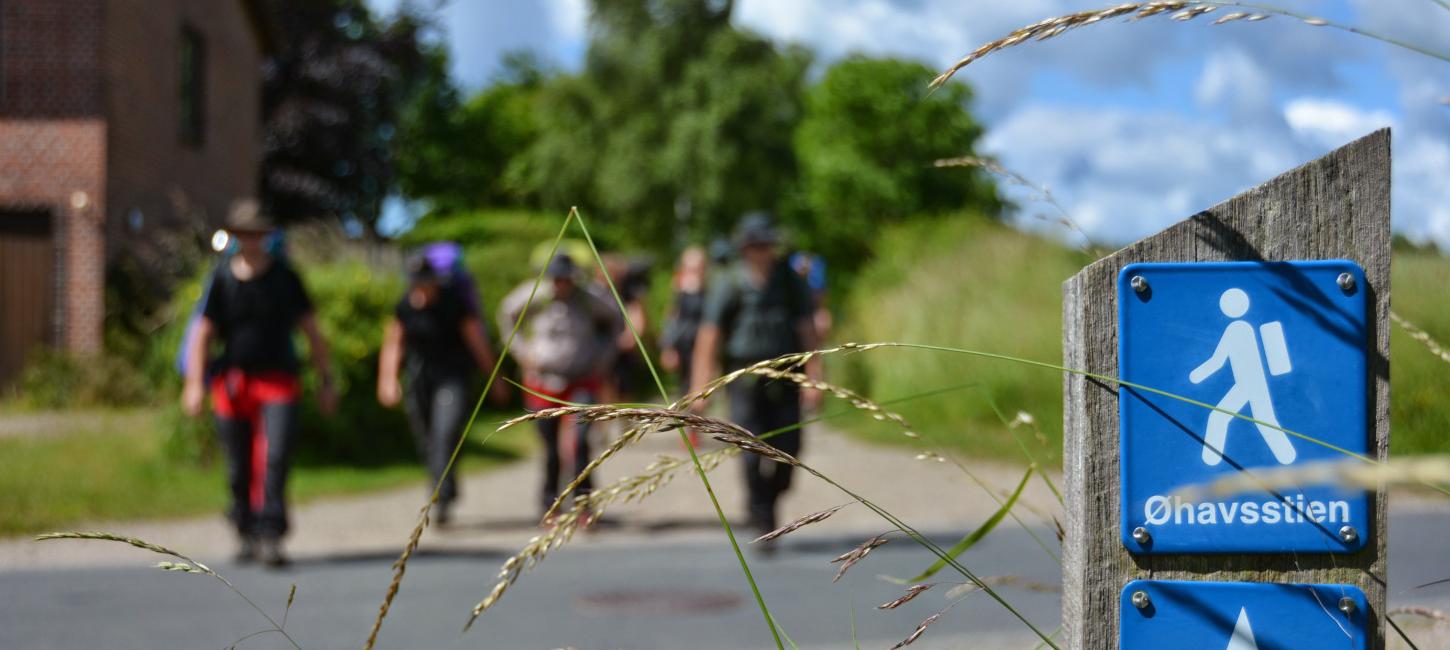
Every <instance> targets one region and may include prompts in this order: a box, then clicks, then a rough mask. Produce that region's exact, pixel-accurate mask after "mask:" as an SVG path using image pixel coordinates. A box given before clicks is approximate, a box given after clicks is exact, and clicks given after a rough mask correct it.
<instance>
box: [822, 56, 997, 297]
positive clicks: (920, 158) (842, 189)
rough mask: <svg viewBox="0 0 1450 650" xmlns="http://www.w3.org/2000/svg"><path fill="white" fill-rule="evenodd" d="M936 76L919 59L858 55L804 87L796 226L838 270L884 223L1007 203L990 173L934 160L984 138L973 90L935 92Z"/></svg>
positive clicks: (964, 151)
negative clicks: (974, 114)
mask: <svg viewBox="0 0 1450 650" xmlns="http://www.w3.org/2000/svg"><path fill="white" fill-rule="evenodd" d="M932 75H933V72H932V70H931V69H930V68H928V67H926V66H925V65H922V64H920V63H916V62H912V61H902V60H897V59H872V58H865V57H859V56H858V57H852V58H848V59H846V60H843V61H841V62H839V63H836V64H835V65H832V66H831V67H830V69H829V70H827V71H826V73H825V75H824V76H823V77H822V79H821V80H820V81H819V82H817V83H816V84H815V85H813V86H812V87H811V88H810V89H809V91H808V92H807V96H806V111H805V118H804V119H803V120H802V122H801V124H800V129H799V130H798V131H797V132H796V136H795V147H796V156H797V158H798V159H799V161H800V167H801V194H800V196H799V197H798V198H799V204H798V205H797V206H796V208H797V211H798V212H797V224H798V226H799V228H798V230H799V234H800V236H801V240H802V243H803V244H805V245H807V246H810V247H811V248H813V249H814V250H817V251H819V252H820V253H821V254H823V255H825V256H826V258H827V260H829V261H831V262H835V263H836V264H838V265H840V266H839V268H844V269H850V268H853V267H855V266H857V265H859V263H860V262H861V261H863V260H864V259H866V257H867V256H868V254H869V252H870V249H869V244H870V242H871V240H872V237H871V233H873V232H875V231H876V230H877V229H878V228H879V227H880V226H881V225H882V224H884V223H888V222H895V221H903V220H906V219H911V218H914V217H919V216H925V215H931V214H939V213H943V212H948V211H956V210H962V209H969V210H976V211H980V212H983V213H985V214H987V215H993V216H995V215H996V214H998V213H999V212H1000V210H1001V207H1002V206H1001V201H1000V200H999V199H998V197H997V193H996V188H995V185H994V184H993V183H992V182H991V181H990V179H989V178H987V177H986V176H985V175H984V174H982V173H980V172H977V171H973V170H964V169H938V168H934V167H933V166H932V162H933V161H935V160H938V159H942V158H949V157H955V156H963V155H970V154H972V152H973V147H974V145H975V144H976V142H977V139H978V138H979V137H980V136H981V135H982V127H981V125H979V124H978V123H977V121H976V120H975V119H973V117H972V115H971V113H970V112H969V111H968V104H969V102H970V100H971V95H972V93H971V90H970V89H969V88H968V87H967V86H966V85H964V84H960V83H951V84H948V85H946V86H943V87H941V88H939V89H937V90H936V91H935V92H932V91H929V90H928V89H927V86H926V82H927V81H928V80H930V79H931V78H932Z"/></svg>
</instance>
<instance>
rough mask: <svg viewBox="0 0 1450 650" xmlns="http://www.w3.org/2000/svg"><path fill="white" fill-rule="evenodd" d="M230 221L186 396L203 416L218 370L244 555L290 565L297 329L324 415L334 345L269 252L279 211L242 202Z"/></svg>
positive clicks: (193, 343)
mask: <svg viewBox="0 0 1450 650" xmlns="http://www.w3.org/2000/svg"><path fill="white" fill-rule="evenodd" d="M226 228H227V231H228V232H229V233H230V234H231V236H232V237H233V238H234V239H235V240H236V241H237V244H238V248H237V252H236V254H235V255H232V256H231V257H230V258H228V259H226V260H225V261H223V262H222V263H221V264H219V265H218V266H217V268H216V270H215V271H214V272H213V273H212V277H211V284H210V286H209V287H208V289H207V293H206V296H207V297H206V305H205V306H204V308H203V309H202V315H201V318H200V319H198V321H197V325H196V329H195V331H194V333H193V335H192V338H191V340H190V346H189V349H188V350H187V358H188V359H189V360H190V363H188V364H187V365H186V376H185V383H184V387H183V389H182V392H181V404H182V409H183V410H184V411H185V412H186V413H187V414H188V415H191V416H193V417H194V416H198V415H200V414H201V412H202V409H203V405H204V404H203V403H204V401H205V396H206V391H207V386H206V384H207V381H208V376H210V391H211V399H212V410H213V411H215V413H216V421H217V431H218V433H219V434H220V437H221V441H222V449H223V451H224V452H225V455H226V459H227V483H228V485H229V486H230V488H231V509H230V518H231V521H232V523H233V525H235V526H236V530H237V535H238V536H239V538H240V539H241V548H240V550H239V552H238V554H237V560H238V561H239V562H249V561H253V560H256V559H258V558H260V559H261V560H262V562H263V563H265V564H266V565H267V566H270V567H277V566H282V565H285V564H287V558H286V556H284V555H283V554H282V547H281V540H282V536H283V535H285V534H286V532H287V527H288V521H287V503H286V490H287V472H288V470H289V469H290V467H291V456H292V445H293V442H294V441H295V439H296V437H297V399H298V396H299V394H300V393H301V388H300V382H299V381H298V371H299V367H298V365H299V364H298V360H297V354H296V352H295V350H294V349H293V346H292V332H293V330H295V329H298V328H300V329H301V330H302V331H303V332H304V333H305V334H306V335H307V340H308V346H309V350H310V353H311V354H310V356H311V359H312V364H313V366H314V367H315V369H316V372H317V377H318V380H319V384H320V387H319V389H318V393H317V400H318V404H319V406H320V407H321V409H322V412H323V413H324V414H331V413H332V411H333V410H334V409H335V408H336V406H337V398H336V395H335V394H334V393H333V390H332V373H331V371H330V370H329V368H330V363H329V362H328V353H327V344H326V342H325V341H324V340H323V338H322V333H321V331H320V330H319V329H318V326H317V319H316V317H315V316H314V314H313V309H312V301H311V299H310V298H309V297H308V295H307V291H306V289H304V288H303V286H302V280H301V279H300V278H298V276H297V273H296V272H295V271H293V270H292V268H291V267H290V266H289V265H288V264H287V263H286V261H285V260H284V259H281V258H277V257H274V256H273V255H271V254H269V253H268V252H267V249H266V245H265V240H266V238H267V236H268V235H269V234H270V233H271V232H272V231H273V229H274V228H273V224H272V221H271V219H269V218H268V217H267V216H266V215H264V214H262V212H261V210H260V208H259V207H258V204H257V202H256V201H251V200H247V201H240V202H238V203H236V204H235V205H234V206H233V207H232V210H231V213H230V214H229V215H228V217H227V224H226ZM213 338H217V339H220V340H221V344H222V345H221V348H222V352H221V356H220V357H218V358H216V359H214V360H212V361H211V363H209V364H208V363H205V362H203V360H205V359H207V358H208V355H209V354H210V352H211V342H212V339H213Z"/></svg>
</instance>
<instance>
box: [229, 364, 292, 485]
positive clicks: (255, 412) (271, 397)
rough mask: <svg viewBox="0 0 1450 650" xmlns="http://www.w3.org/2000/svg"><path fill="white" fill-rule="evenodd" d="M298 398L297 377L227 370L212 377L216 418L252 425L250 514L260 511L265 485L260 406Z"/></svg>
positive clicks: (265, 459) (265, 450)
mask: <svg viewBox="0 0 1450 650" xmlns="http://www.w3.org/2000/svg"><path fill="white" fill-rule="evenodd" d="M301 394H302V385H301V382H299V381H298V379H297V375H294V374H292V373H288V372H282V371H277V370H272V371H266V372H260V373H255V374H252V373H247V372H246V371H243V370H240V369H237V368H231V369H227V370H223V371H222V372H221V373H219V374H218V375H217V376H215V377H212V380H211V403H212V408H213V409H214V410H215V411H216V414H217V415H218V416H220V417H223V418H228V419H235V420H247V421H250V422H251V423H252V427H253V429H252V454H251V476H252V481H251V485H250V491H249V494H248V496H249V500H250V501H251V505H252V510H254V511H261V510H262V505H263V502H264V501H265V495H266V493H265V491H264V486H265V485H266V482H267V481H266V479H267V433H266V431H265V430H264V429H263V426H264V424H263V418H262V417H261V409H262V405H264V404H272V403H278V402H295V401H297V398H298V396H299V395H301Z"/></svg>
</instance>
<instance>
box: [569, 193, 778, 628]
mask: <svg viewBox="0 0 1450 650" xmlns="http://www.w3.org/2000/svg"><path fill="white" fill-rule="evenodd" d="M573 214H574V215H575V218H576V220H577V221H578V222H579V230H580V232H583V233H584V241H586V242H588V244H589V250H590V251H591V252H592V253H594V261H595V263H596V264H598V265H599V268H600V270H601V271H603V275H604V279H605V282H607V283H608V284H609V292H610V294H611V295H613V296H614V302H615V305H617V306H618V307H619V310H620V313H621V314H622V315H623V316H624V322H625V324H626V325H628V326H629V333H630V334H631V335H632V336H633V337H634V343H635V347H636V348H638V349H639V353H640V355H641V356H643V357H644V362H645V365H646V366H647V367H648V368H649V373H650V376H651V377H653V378H654V381H655V387H656V388H658V389H659V391H660V399H662V400H664V401H666V402H668V401H670V396H669V392H668V391H666V390H665V384H664V382H662V381H660V375H659V372H657V371H656V370H655V365H654V361H653V360H652V359H650V355H649V351H648V348H646V347H645V345H644V341H643V340H642V339H641V338H640V336H639V331H638V330H637V329H636V328H635V326H634V323H633V322H632V321H630V318H629V310H628V309H626V308H625V306H624V300H623V299H621V298H620V296H619V290H618V289H617V288H616V287H615V286H614V280H613V279H612V278H610V277H609V272H608V269H606V268H605V267H604V259H603V258H602V257H600V255H599V248H598V247H596V246H595V245H594V237H593V236H592V235H590V234H589V226H588V225H587V224H585V223H584V219H583V217H582V216H580V215H579V213H578V211H577V209H576V210H575V211H574V212H573ZM679 434H680V441H681V442H682V443H684V445H685V450H686V451H688V452H689V454H690V462H691V463H693V464H694V466H695V473H696V474H698V475H699V476H700V484H701V485H703V486H704V487H705V493H706V494H708V495H709V496H710V505H712V506H714V508H715V515H716V516H717V517H719V519H720V527H721V528H723V529H724V530H725V537H726V538H728V539H729V540H730V548H731V549H733V550H734V551H735V559H736V560H737V561H738V562H739V563H740V570H741V572H742V573H744V574H745V581H746V582H747V583H749V584H750V592H751V594H752V595H753V596H755V602H756V604H757V605H759V606H760V613H761V615H762V616H763V617H764V618H765V624H766V626H767V627H769V628H770V634H771V636H772V637H774V638H775V646H776V648H777V649H778V650H784V647H785V646H784V645H782V644H781V638H780V631H779V630H777V629H776V625H775V619H774V618H772V617H771V615H770V607H769V606H767V605H766V604H765V596H764V595H762V594H761V593H760V586H759V585H757V584H756V583H755V576H754V575H753V574H752V573H751V571H750V562H749V561H747V560H746V559H745V553H744V552H743V551H741V550H740V541H739V540H737V539H735V531H734V530H732V529H731V528H730V520H729V518H727V517H726V516H725V510H724V509H723V508H721V507H720V499H719V498H718V497H716V496H715V488H714V487H712V486H711V485H710V478H709V477H708V476H706V475H705V469H704V467H702V466H701V465H700V455H699V454H698V453H696V451H695V445H693V444H691V443H690V437H689V435H688V434H686V433H685V430H684V429H680V430H679Z"/></svg>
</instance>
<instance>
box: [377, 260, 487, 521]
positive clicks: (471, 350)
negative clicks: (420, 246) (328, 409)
mask: <svg viewBox="0 0 1450 650" xmlns="http://www.w3.org/2000/svg"><path fill="white" fill-rule="evenodd" d="M408 284H409V286H408V291H407V293H405V294H403V298H402V299H401V300H399V301H398V304H397V306H396V307H394V308H393V319H392V320H390V321H388V324H387V325H386V327H385V329H384V331H383V350H382V354H381V355H379V358H378V402H379V403H381V404H382V405H383V406H396V405H397V404H398V402H399V401H403V402H404V410H406V411H407V413H408V424H409V425H410V427H411V428H412V430H413V441H414V443H415V444H416V445H417V448H418V456H419V457H420V458H421V459H422V460H423V463H424V464H425V465H427V466H428V472H429V474H430V475H431V476H432V477H433V483H432V484H430V485H436V486H438V524H439V525H440V526H441V525H447V524H448V522H449V519H450V515H451V513H450V508H451V507H452V505H453V501H454V500H455V499H457V498H458V482H457V481H456V480H455V479H454V474H455V472H448V474H447V475H446V476H445V475H444V471H445V470H446V469H447V468H448V461H449V459H450V458H452V456H453V450H454V448H455V447H457V446H458V439H459V437H460V436H461V435H462V434H463V427H464V424H465V420H466V418H467V417H468V413H469V411H470V410H471V409H472V408H473V404H474V394H473V381H474V378H475V377H476V376H477V374H478V371H479V369H480V368H485V369H487V368H492V367H493V365H494V360H495V358H496V357H494V354H493V349H492V348H491V347H489V344H488V339H486V338H485V337H484V333H483V323H482V322H481V321H480V320H479V318H478V313H477V312H476V311H475V310H474V308H473V307H472V305H473V304H474V303H473V302H472V301H471V300H469V299H468V296H466V295H465V294H464V293H463V292H464V291H466V289H465V288H464V287H463V286H461V284H460V283H456V282H451V283H447V284H444V283H443V282H442V281H441V279H440V278H439V275H438V272H437V271H436V270H435V269H434V268H433V267H432V266H431V265H430V264H429V263H428V259H427V258H426V257H424V256H423V255H418V256H416V257H414V258H412V259H410V260H409V261H408ZM400 370H401V374H402V376H403V379H402V381H401V382H400V381H399V374H400ZM405 387H406V390H405ZM505 394H506V393H505V392H504V385H503V384H495V385H494V388H493V397H495V398H502V397H503V396H504V395H505ZM440 479H441V480H442V483H441V484H440V483H439V480H440ZM430 494H431V487H430Z"/></svg>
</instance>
